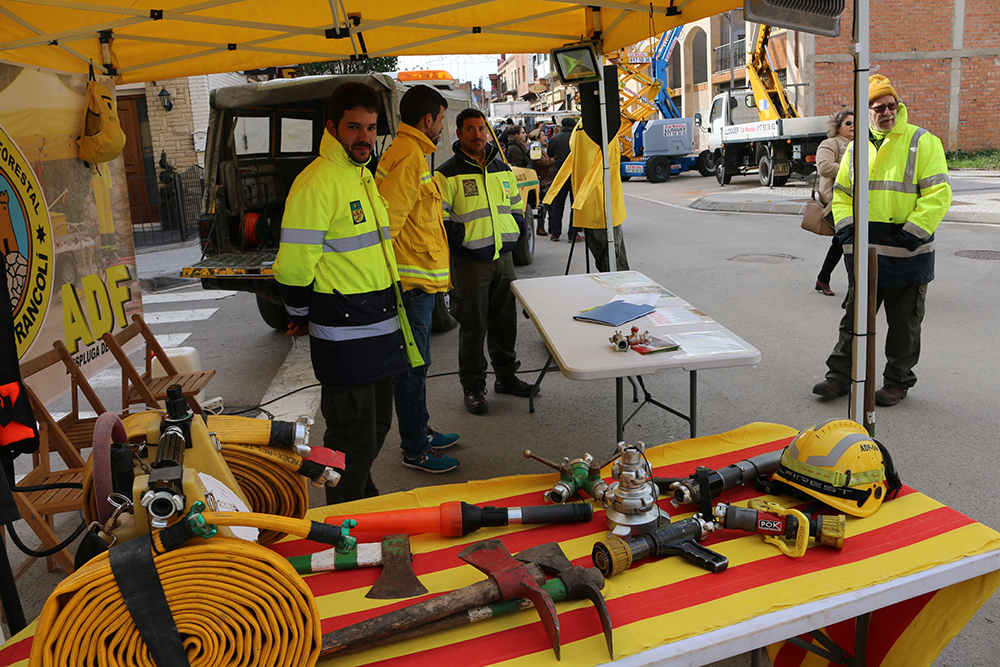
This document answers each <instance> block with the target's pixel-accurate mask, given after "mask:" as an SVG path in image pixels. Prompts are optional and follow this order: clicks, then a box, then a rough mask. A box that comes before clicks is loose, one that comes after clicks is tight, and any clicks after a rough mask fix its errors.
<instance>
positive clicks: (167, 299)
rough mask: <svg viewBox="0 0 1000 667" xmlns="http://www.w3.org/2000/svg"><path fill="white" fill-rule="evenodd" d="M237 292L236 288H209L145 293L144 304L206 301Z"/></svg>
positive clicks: (223, 297) (222, 297) (143, 296)
mask: <svg viewBox="0 0 1000 667" xmlns="http://www.w3.org/2000/svg"><path fill="white" fill-rule="evenodd" d="M234 294H236V291H235V290H221V289H208V290H197V291H195V292H174V293H163V292H158V293H156V294H143V295H142V303H143V305H145V304H148V303H177V302H183V301H205V300H208V299H225V298H226V297H230V296H233V295H234Z"/></svg>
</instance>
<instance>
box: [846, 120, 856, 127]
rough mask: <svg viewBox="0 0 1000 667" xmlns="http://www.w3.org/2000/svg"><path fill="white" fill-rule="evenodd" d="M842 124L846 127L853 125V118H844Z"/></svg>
mask: <svg viewBox="0 0 1000 667" xmlns="http://www.w3.org/2000/svg"><path fill="white" fill-rule="evenodd" d="M844 125H846V126H847V127H854V121H853V120H845V121H844Z"/></svg>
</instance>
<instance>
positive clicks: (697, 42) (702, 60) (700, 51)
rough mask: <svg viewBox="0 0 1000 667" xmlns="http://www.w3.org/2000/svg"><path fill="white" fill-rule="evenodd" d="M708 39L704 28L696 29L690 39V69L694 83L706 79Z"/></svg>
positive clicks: (702, 81)
mask: <svg viewBox="0 0 1000 667" xmlns="http://www.w3.org/2000/svg"><path fill="white" fill-rule="evenodd" d="M707 48H708V39H707V38H706V37H705V31H704V30H698V31H697V32H696V33H695V34H694V38H693V39H692V40H691V56H692V61H691V64H692V71H691V75H692V78H693V79H694V81H693V83H694V85H696V86H697V85H698V84H699V83H705V82H706V81H708V53H707Z"/></svg>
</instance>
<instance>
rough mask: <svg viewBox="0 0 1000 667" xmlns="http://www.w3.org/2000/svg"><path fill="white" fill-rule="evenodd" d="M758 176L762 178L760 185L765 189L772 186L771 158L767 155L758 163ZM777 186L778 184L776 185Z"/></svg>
mask: <svg viewBox="0 0 1000 667" xmlns="http://www.w3.org/2000/svg"><path fill="white" fill-rule="evenodd" d="M757 176H758V177H759V178H760V184H761V185H762V186H764V187H765V188H767V187H770V186H771V158H770V157H768V156H767V155H765V156H764V157H762V158H761V159H760V162H758V163H757ZM775 185H777V183H775Z"/></svg>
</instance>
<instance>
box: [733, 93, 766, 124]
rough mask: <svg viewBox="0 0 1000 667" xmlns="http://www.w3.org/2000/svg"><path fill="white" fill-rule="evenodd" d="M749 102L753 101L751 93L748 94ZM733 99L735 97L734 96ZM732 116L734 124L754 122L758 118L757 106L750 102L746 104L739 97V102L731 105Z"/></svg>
mask: <svg viewBox="0 0 1000 667" xmlns="http://www.w3.org/2000/svg"><path fill="white" fill-rule="evenodd" d="M747 97H749V98H750V100H751V102H752V101H753V95H748V96H747ZM734 99H735V98H734ZM732 118H733V123H734V124H737V125H738V124H740V123H756V122H757V121H759V120H760V114H759V113H758V112H757V107H756V106H754V105H753V104H751V106H749V107H748V106H747V105H746V104H745V100H744V99H743V98H742V97H740V98H739V104H737V105H736V106H734V107H733V110H732Z"/></svg>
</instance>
